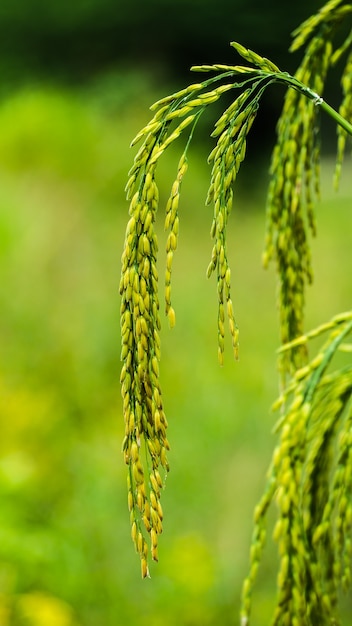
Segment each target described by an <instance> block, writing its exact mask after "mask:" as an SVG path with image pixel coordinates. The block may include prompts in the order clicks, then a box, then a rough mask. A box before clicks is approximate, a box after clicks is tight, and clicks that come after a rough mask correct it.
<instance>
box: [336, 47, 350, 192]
mask: <svg viewBox="0 0 352 626" xmlns="http://www.w3.org/2000/svg"><path fill="white" fill-rule="evenodd" d="M341 85H342V92H343V99H342V102H341V105H340V108H339V113H340V115H342V116H343V117H344V118H345V119H346V120H350V119H352V53H350V54H349V56H348V58H347V62H346V65H345V69H344V71H343V74H342V77H341ZM346 142H347V133H346V131H345V130H343V128H341V127H340V126H338V127H337V158H336V169H335V180H334V185H335V188H337V187H338V184H339V180H340V176H341V168H342V162H343V158H344V153H345V149H346Z"/></svg>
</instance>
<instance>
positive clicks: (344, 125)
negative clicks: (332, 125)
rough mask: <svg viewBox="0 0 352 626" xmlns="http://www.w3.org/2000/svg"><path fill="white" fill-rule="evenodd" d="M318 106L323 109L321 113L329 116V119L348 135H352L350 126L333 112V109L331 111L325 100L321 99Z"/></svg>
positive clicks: (351, 125) (351, 126)
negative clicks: (323, 112)
mask: <svg viewBox="0 0 352 626" xmlns="http://www.w3.org/2000/svg"><path fill="white" fill-rule="evenodd" d="M318 104H319V106H320V107H321V108H322V109H323V111H325V113H327V114H328V115H330V117H332V119H333V120H335V122H336V123H337V124H339V125H340V126H341V127H342V128H343V129H344V130H345V131H346V132H347V133H348V134H349V135H352V124H350V123H349V122H348V121H347V120H345V118H344V117H342V115H340V113H338V112H337V111H335V109H333V108H332V107H331V106H330V104H328V103H327V102H325V100H323V99H322V100H321V102H319V103H318Z"/></svg>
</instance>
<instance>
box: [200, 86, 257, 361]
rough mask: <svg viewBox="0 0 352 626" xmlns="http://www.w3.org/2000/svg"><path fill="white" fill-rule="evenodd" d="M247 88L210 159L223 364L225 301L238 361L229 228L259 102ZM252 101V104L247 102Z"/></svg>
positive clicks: (229, 112)
mask: <svg viewBox="0 0 352 626" xmlns="http://www.w3.org/2000/svg"><path fill="white" fill-rule="evenodd" d="M251 95H252V89H246V90H245V91H244V92H243V93H242V94H241V95H240V96H238V98H236V100H235V101H234V102H233V103H232V104H231V105H230V106H229V107H228V108H227V109H226V111H225V112H224V113H223V115H222V116H221V117H220V119H219V120H218V122H217V123H216V125H215V130H214V132H213V133H212V136H213V137H219V138H218V140H217V144H216V146H215V148H214V149H213V150H212V152H211V153H210V155H209V157H208V162H209V163H212V164H213V166H212V172H211V179H210V187H209V190H208V195H207V199H206V203H207V204H210V203H211V202H213V204H214V217H213V222H212V226H211V231H210V232H211V236H212V237H213V239H214V240H215V243H214V246H213V250H212V257H211V261H210V264H209V266H208V270H207V275H208V277H209V276H211V274H212V272H213V271H214V270H216V273H217V289H218V303H219V304H218V357H219V362H220V363H221V364H223V358H224V356H223V355H224V346H225V325H224V322H225V301H226V312H227V316H228V320H229V328H230V333H231V336H232V344H233V350H234V354H235V358H236V359H237V358H238V345H239V343H238V335H239V333H238V327H237V324H236V321H235V317H234V312H233V304H232V299H231V270H230V268H229V264H228V259H227V249H226V226H227V221H228V217H229V215H230V213H231V209H232V202H233V189H232V186H233V183H234V182H235V180H236V176H237V173H238V171H239V168H240V166H241V163H242V161H243V159H244V157H245V153H246V137H247V134H248V132H249V130H250V128H251V126H252V124H253V121H254V119H255V116H256V113H257V108H258V105H257V102H256V101H253V99H250V96H251ZM248 101H249V102H248Z"/></svg>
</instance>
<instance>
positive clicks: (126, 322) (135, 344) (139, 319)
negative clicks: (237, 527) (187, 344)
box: [120, 164, 169, 577]
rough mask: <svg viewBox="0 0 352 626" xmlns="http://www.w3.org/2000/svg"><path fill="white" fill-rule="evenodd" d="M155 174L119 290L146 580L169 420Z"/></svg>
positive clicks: (130, 454) (135, 524)
mask: <svg viewBox="0 0 352 626" xmlns="http://www.w3.org/2000/svg"><path fill="white" fill-rule="evenodd" d="M154 171H155V164H149V166H148V167H147V168H146V171H145V173H144V177H143V186H142V189H141V191H140V192H138V191H137V192H135V193H134V195H133V196H132V199H131V204H130V220H129V222H128V225H127V230H126V240H125V248H124V252H123V256H122V277H121V286H120V291H121V295H122V301H121V335H122V354H121V358H122V361H123V366H122V371H121V386H122V396H123V411H124V418H125V438H124V443H123V450H124V455H125V462H126V463H127V464H128V466H129V472H128V483H127V484H128V505H129V510H130V517H131V534H132V539H133V541H134V543H135V546H136V549H137V551H138V553H139V555H140V557H141V568H142V576H143V577H145V576H148V575H149V570H148V564H147V554H148V546H147V542H146V540H145V536H144V532H145V531H147V533H149V535H150V541H151V555H152V558H153V559H154V560H158V540H157V538H158V535H159V534H160V533H161V532H162V520H163V512H162V508H161V503H160V494H161V489H162V487H163V479H162V477H161V475H160V472H159V469H160V466H161V467H162V468H164V470H166V471H167V470H168V468H169V466H168V461H167V450H168V449H169V442H168V440H167V437H166V428H167V421H166V417H165V413H164V410H163V403H162V398H161V389H160V382H159V360H160V340H159V334H158V331H159V329H160V318H159V301H158V274H157V267H156V257H157V249H158V244H157V239H156V235H155V232H154V221H155V213H156V210H157V205H158V189H157V186H156V183H155V179H154ZM144 459H146V461H144ZM143 529H144V531H143Z"/></svg>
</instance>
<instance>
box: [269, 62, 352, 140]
mask: <svg viewBox="0 0 352 626" xmlns="http://www.w3.org/2000/svg"><path fill="white" fill-rule="evenodd" d="M279 77H280V79H281V80H283V82H284V83H286V84H287V83H288V84H289V85H290V86H291V87H293V88H294V89H297V90H298V91H300V92H301V93H302V94H303V95H305V96H307V98H309V99H310V100H313V101H314V102H315V104H316V105H317V106H320V107H321V108H322V109H323V111H325V113H327V114H328V115H330V117H332V119H333V120H335V122H336V123H337V124H339V126H341V127H342V128H343V129H344V130H345V131H346V132H347V133H348V134H349V135H352V124H350V123H349V122H348V121H347V120H346V119H345V118H344V117H342V115H340V113H338V112H337V111H335V109H333V108H332V107H331V106H330V104H328V103H327V102H325V100H323V98H322V97H321V96H319V94H317V93H315V91H313V90H312V89H310V88H309V87H307V86H306V85H304V83H301V82H300V81H299V80H297V78H295V77H294V76H291V75H290V74H288V72H282V73H280V74H279Z"/></svg>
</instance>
